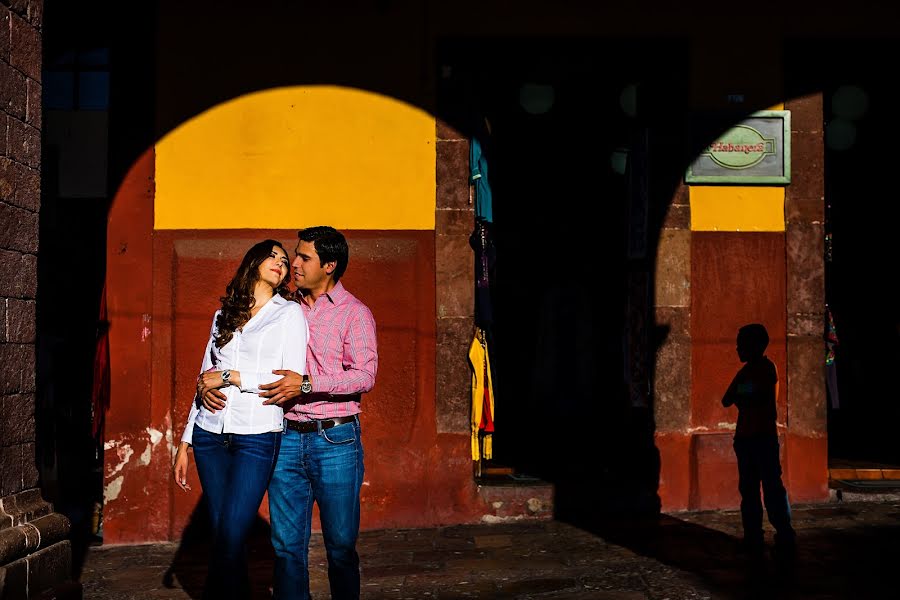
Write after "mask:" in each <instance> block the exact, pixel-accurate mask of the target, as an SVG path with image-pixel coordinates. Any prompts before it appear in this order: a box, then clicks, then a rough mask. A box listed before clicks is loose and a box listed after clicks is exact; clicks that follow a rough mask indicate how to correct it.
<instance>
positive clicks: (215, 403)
mask: <svg viewBox="0 0 900 600" xmlns="http://www.w3.org/2000/svg"><path fill="white" fill-rule="evenodd" d="M200 400H201V401H202V402H203V406H204V407H205V408H206V410H208V411H209V412H211V413H215V412H216V411H217V410H222V409H223V408H225V393H224V392H222V391H221V390H207V391H206V393H205V394H203V395H202V396H201V397H200Z"/></svg>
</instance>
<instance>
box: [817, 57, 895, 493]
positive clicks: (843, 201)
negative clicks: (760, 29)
mask: <svg viewBox="0 0 900 600" xmlns="http://www.w3.org/2000/svg"><path fill="white" fill-rule="evenodd" d="M895 52H896V50H895V49H894V44H893V43H887V42H884V43H882V42H879V41H875V40H872V41H868V42H865V41H862V42H859V43H854V44H853V45H852V46H849V45H847V44H841V46H840V48H832V49H826V51H825V52H822V53H821V64H820V65H819V66H820V70H819V73H820V74H821V78H822V79H821V82H822V87H821V89H822V92H823V100H824V106H823V113H824V115H823V116H824V127H825V210H826V213H825V218H826V225H825V230H826V237H825V287H826V301H827V303H828V308H829V309H830V312H831V315H832V318H833V325H834V333H836V342H837V343H836V344H835V345H834V352H833V364H829V365H827V366H826V369H827V377H828V378H829V381H828V392H829V394H828V408H827V411H828V446H829V447H828V451H829V463H830V465H829V466H830V468H831V478H832V486H833V487H839V489H840V486H841V485H844V486H845V488H846V486H847V485H849V486H850V489H873V488H881V489H884V488H885V487H895V488H900V471H898V469H900V445H898V444H897V443H896V434H895V433H894V428H895V425H896V423H897V421H898V419H900V399H898V395H897V392H896V386H895V385H893V383H892V380H891V376H892V374H893V373H895V372H896V371H897V368H898V364H900V311H898V296H897V292H896V287H897V286H896V285H895V282H894V281H893V280H894V277H893V275H892V273H893V270H894V269H893V267H892V265H894V263H895V262H896V261H897V258H898V256H900V251H898V245H897V234H896V228H897V225H896V224H897V221H898V218H900V203H898V202H896V201H895V200H894V199H893V196H894V189H895V187H896V186H895V183H894V173H895V171H896V158H895V154H896V152H895V149H894V148H893V146H894V143H895V140H896V139H897V138H898V136H900V122H898V120H897V118H896V114H895V113H896V106H897V96H896V92H895V91H893V89H892V88H891V86H890V81H889V80H888V79H886V78H885V77H884V73H883V70H881V69H880V67H879V66H878V65H880V64H888V61H887V57H888V56H891V55H892V54H894V53H895ZM879 58H880V59H881V61H883V62H879V61H878V60H873V59H879ZM808 67H809V65H807V69H806V71H809V68H808ZM826 320H827V315H826ZM825 329H826V331H825V333H826V336H827V335H828V324H827V322H826V324H825ZM829 362H831V361H829ZM870 478H875V481H874V482H873V481H872V480H870ZM841 482H843V483H841Z"/></svg>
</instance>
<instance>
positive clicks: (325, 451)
mask: <svg viewBox="0 0 900 600" xmlns="http://www.w3.org/2000/svg"><path fill="white" fill-rule="evenodd" d="M297 236H298V238H299V240H298V243H297V248H296V250H295V257H294V260H293V262H292V264H291V267H292V273H293V278H294V284H295V285H296V287H297V299H298V301H299V302H300V305H301V307H302V308H303V312H304V314H305V315H306V319H307V321H308V323H309V344H308V346H307V355H306V369H307V373H308V375H303V376H301V375H299V374H298V373H295V372H294V371H273V372H274V373H275V374H278V375H282V376H283V377H282V378H281V379H279V380H278V381H276V382H274V383H271V384H268V385H261V386H260V389H261V390H263V391H262V392H261V393H260V395H261V396H264V397H266V400H265V401H264V404H278V405H281V406H283V407H284V409H285V429H284V434H283V436H282V439H281V449H280V451H279V455H278V460H277V461H276V464H275V471H274V473H273V475H272V480H271V482H270V483H269V512H270V515H271V520H272V545H273V546H274V548H275V557H276V558H275V581H274V595H275V598H277V599H278V600H294V599H303V600H306V599H308V598H310V594H309V570H308V565H309V539H310V532H311V520H312V505H313V502H316V503H317V504H318V505H319V517H320V521H321V524H322V536H323V538H324V541H325V551H326V554H327V557H328V581H329V583H330V585H331V597H332V598H333V599H334V600H345V599H351V598H352V599H357V598H359V593H360V577H359V555H358V554H357V552H356V541H357V538H358V536H359V510H360V509H359V492H360V489H361V486H362V481H363V472H364V467H363V448H362V440H361V436H360V433H361V431H360V423H359V413H360V395H361V394H362V393H364V392H368V391H369V390H371V389H372V387H373V386H374V384H375V374H376V372H377V370H378V349H377V343H376V339H375V319H374V318H373V316H372V312H371V311H370V310H369V309H368V307H366V305H365V304H363V303H362V302H361V301H360V300H358V299H357V298H356V297H355V296H353V295H352V294H351V293H350V292H348V291H347V290H346V289H345V288H344V286H343V284H342V283H340V278H341V276H342V275H343V274H344V271H345V269H346V268H347V262H348V260H349V248H348V246H347V240H346V239H345V238H344V236H343V235H342V234H341V233H340V232H338V231H337V230H335V229H334V228H333V227H327V226H320V227H309V228H307V229H302V230H301V231H299V232H298V234H297ZM203 401H204V404H206V406H207V408H210V409H211V410H218V409H221V408H224V403H222V402H221V401H220V400H219V398H217V397H216V395H214V394H210V393H208V394H206V396H205V397H204V400H203Z"/></svg>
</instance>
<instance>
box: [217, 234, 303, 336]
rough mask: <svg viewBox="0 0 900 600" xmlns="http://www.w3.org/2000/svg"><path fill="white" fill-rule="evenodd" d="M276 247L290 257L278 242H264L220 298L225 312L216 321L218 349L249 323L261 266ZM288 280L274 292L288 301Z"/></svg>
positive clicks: (254, 249)
mask: <svg viewBox="0 0 900 600" xmlns="http://www.w3.org/2000/svg"><path fill="white" fill-rule="evenodd" d="M276 247H278V248H281V250H282V251H283V252H284V253H285V255H287V250H285V249H284V246H282V245H281V242H277V241H275V240H263V241H261V242H259V243H258V244H255V245H254V246H253V247H252V248H250V249H249V250H247V254H245V255H244V259H243V260H242V261H241V264H240V266H239V267H238V268H237V272H235V274H234V277H232V278H231V281H230V282H229V284H228V286H227V287H226V288H225V295H224V296H222V297H221V298H220V300H221V301H222V312H220V313H219V316H218V317H217V318H216V329H217V330H218V333H217V334H216V348H221V347H222V346H224V345H225V344H227V343H228V342H230V341H231V338H232V336H234V332H235V331H237V330H239V329H240V328H241V327H243V326H244V325H245V324H246V323H247V321H249V320H250V309H252V308H253V306H254V305H255V304H256V298H255V297H254V296H253V290H254V289H255V287H256V283H257V282H258V281H259V265H261V264H262V263H263V261H264V260H266V259H267V258H269V256H270V255H271V254H272V250H273V249H274V248H276ZM289 279H290V278H289V277H285V278H284V280H283V281H282V282H281V284H280V285H279V286H278V288H277V289H276V290H275V293H276V294H278V295H280V296H283V297H285V298H287V297H288V296H289V295H290V289H289V288H288V286H287V282H288V280H289Z"/></svg>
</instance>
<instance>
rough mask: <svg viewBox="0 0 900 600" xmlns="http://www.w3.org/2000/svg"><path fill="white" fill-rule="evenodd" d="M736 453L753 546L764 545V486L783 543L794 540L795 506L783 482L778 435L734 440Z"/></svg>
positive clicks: (747, 533) (744, 517)
mask: <svg viewBox="0 0 900 600" xmlns="http://www.w3.org/2000/svg"><path fill="white" fill-rule="evenodd" d="M734 453H735V454H736V455H737V461H738V490H739V491H740V492H741V521H742V522H743V526H744V539H745V540H746V541H747V542H748V543H751V544H756V545H759V544H762V542H763V528H762V518H763V507H762V502H760V498H759V486H760V484H762V491H763V498H764V499H765V503H766V514H767V515H768V516H769V522H770V523H771V524H772V526H773V527H775V531H776V532H777V533H776V535H777V536H778V537H780V538H781V540H782V541H789V540H792V539H793V537H794V528H793V527H792V526H791V505H790V504H789V503H788V497H787V490H785V489H784V484H783V483H782V482H781V462H780V460H779V446H778V437H777V436H774V435H772V436H759V437H746V438H735V439H734Z"/></svg>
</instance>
